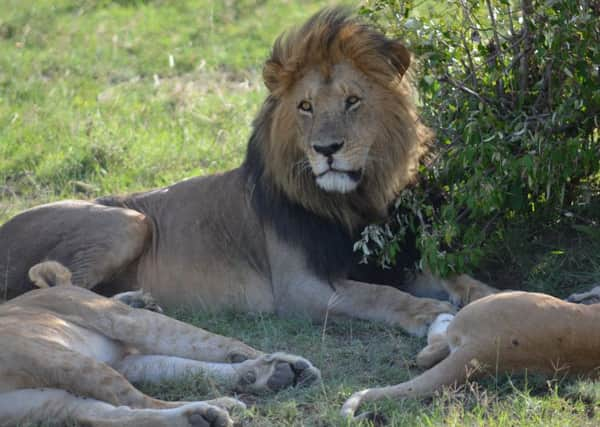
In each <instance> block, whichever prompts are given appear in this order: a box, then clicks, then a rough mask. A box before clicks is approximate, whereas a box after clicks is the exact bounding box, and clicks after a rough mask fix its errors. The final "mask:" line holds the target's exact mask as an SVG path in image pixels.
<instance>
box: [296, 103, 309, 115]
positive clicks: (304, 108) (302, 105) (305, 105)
mask: <svg viewBox="0 0 600 427" xmlns="http://www.w3.org/2000/svg"><path fill="white" fill-rule="evenodd" d="M298 109H299V110H300V111H304V112H306V113H310V112H312V105H311V103H310V102H308V101H301V102H300V104H298Z"/></svg>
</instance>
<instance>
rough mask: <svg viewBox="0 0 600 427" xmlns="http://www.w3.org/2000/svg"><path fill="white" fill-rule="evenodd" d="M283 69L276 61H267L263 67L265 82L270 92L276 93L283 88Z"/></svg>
mask: <svg viewBox="0 0 600 427" xmlns="http://www.w3.org/2000/svg"><path fill="white" fill-rule="evenodd" d="M282 70H283V67H282V66H281V64H280V63H278V62H275V61H267V62H266V63H265V66H264V67H263V80H264V81H265V86H267V89H269V92H271V93H274V92H276V91H277V89H279V87H280V86H281V83H282V82H281V80H282V79H281V77H282Z"/></svg>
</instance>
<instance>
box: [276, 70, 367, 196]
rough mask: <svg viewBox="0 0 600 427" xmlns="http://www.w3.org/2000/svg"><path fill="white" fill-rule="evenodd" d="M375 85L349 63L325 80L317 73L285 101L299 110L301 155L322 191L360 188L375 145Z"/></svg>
mask: <svg viewBox="0 0 600 427" xmlns="http://www.w3.org/2000/svg"><path fill="white" fill-rule="evenodd" d="M374 89H376V88H375V87H374V85H373V84H371V83H370V82H369V81H368V79H367V78H366V76H364V75H362V73H360V72H358V71H357V70H356V69H354V68H353V67H352V66H351V65H350V64H348V63H347V62H343V63H340V64H336V65H335V66H334V67H333V68H332V70H331V74H330V75H329V76H327V77H325V76H323V74H322V73H320V72H319V71H318V70H312V71H310V72H308V73H307V74H306V76H304V78H302V79H301V80H300V81H299V82H298V83H297V84H296V85H295V86H294V88H293V91H292V93H291V94H289V95H288V96H287V97H286V102H288V103H291V104H292V105H289V106H288V108H294V109H295V118H296V124H297V126H298V138H297V143H298V144H299V148H300V150H302V152H303V153H304V155H305V157H306V161H307V162H308V163H307V164H306V165H307V166H310V170H311V171H312V174H313V175H314V178H315V181H316V183H317V185H318V186H319V187H320V188H322V189H323V190H325V191H333V192H340V193H347V192H350V191H352V190H354V189H355V188H356V187H357V186H358V184H359V183H360V181H361V179H362V177H363V173H364V172H365V167H366V164H367V162H368V161H369V151H370V148H371V146H372V145H373V142H374V141H375V134H374V133H373V132H372V131H371V130H372V129H373V126H372V123H373V120H374V119H376V118H375V117H373V109H372V105H371V103H372V102H373V101H374V98H375V100H376V98H377V94H376V93H374Z"/></svg>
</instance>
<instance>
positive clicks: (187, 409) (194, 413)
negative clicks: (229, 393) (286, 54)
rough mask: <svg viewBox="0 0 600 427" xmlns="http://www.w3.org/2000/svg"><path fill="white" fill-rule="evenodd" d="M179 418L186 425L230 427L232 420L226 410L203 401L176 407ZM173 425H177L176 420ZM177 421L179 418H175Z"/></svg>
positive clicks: (191, 426)
mask: <svg viewBox="0 0 600 427" xmlns="http://www.w3.org/2000/svg"><path fill="white" fill-rule="evenodd" d="M177 412H179V414H178V415H179V418H180V420H182V421H184V422H185V423H187V424H183V425H186V427H188V426H189V427H231V426H233V421H232V420H231V418H230V417H229V414H228V413H227V411H225V410H223V409H221V408H218V407H216V406H213V405H208V404H206V403H203V402H199V403H189V404H187V405H183V406H181V407H179V408H177ZM173 421H175V423H174V424H173V425H179V423H177V422H176V420H173ZM177 421H179V420H177Z"/></svg>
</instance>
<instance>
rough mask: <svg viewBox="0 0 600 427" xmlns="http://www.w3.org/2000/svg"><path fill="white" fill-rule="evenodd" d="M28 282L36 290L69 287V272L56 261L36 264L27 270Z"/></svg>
mask: <svg viewBox="0 0 600 427" xmlns="http://www.w3.org/2000/svg"><path fill="white" fill-rule="evenodd" d="M29 280H31V281H32V282H33V284H34V285H35V286H37V287H38V288H49V287H51V286H68V285H71V272H70V271H69V270H68V269H67V268H65V267H64V266H63V265H62V264H60V263H58V262H56V261H47V262H42V263H40V264H36V265H34V266H33V267H31V268H30V269H29Z"/></svg>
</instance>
